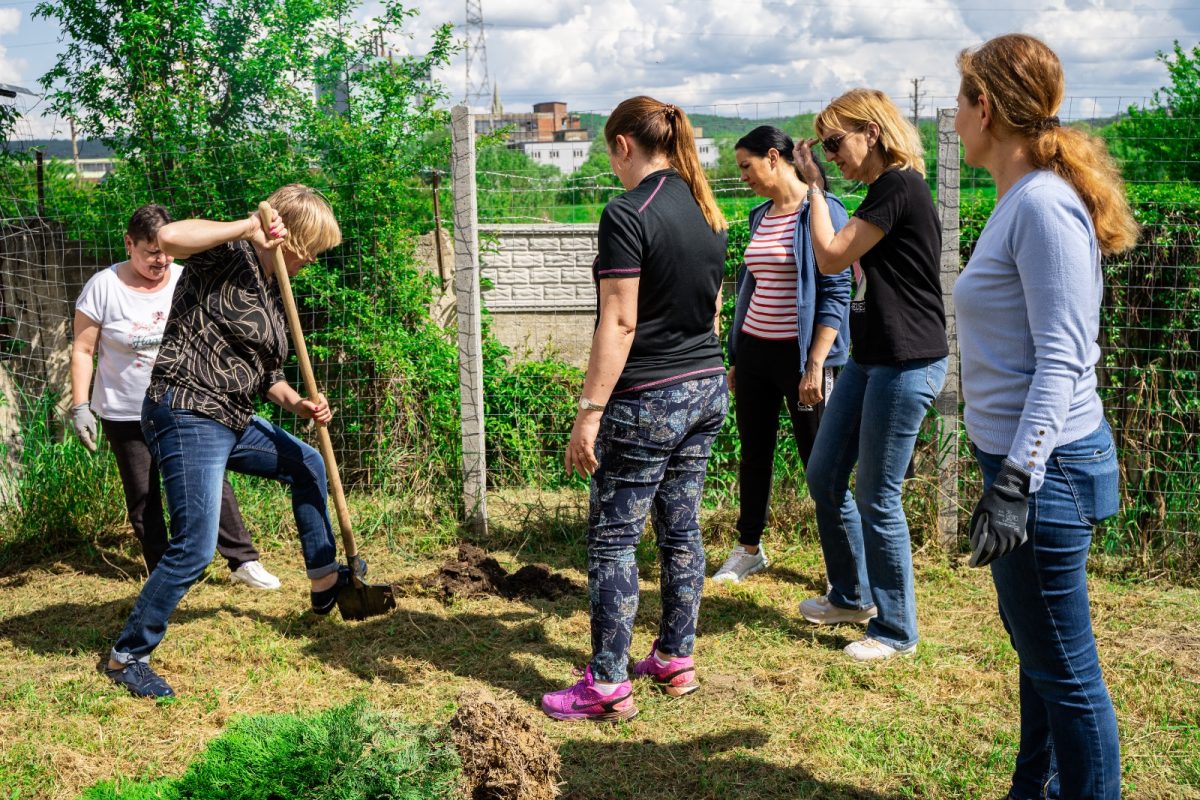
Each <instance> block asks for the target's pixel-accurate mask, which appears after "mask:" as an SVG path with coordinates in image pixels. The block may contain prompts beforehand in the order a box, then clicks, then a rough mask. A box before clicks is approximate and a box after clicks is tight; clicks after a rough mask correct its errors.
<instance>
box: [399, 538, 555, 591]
mask: <svg viewBox="0 0 1200 800" xmlns="http://www.w3.org/2000/svg"><path fill="white" fill-rule="evenodd" d="M421 586H423V587H424V588H426V589H431V590H433V591H436V592H438V593H439V594H440V595H441V596H442V599H443V600H449V599H451V598H454V597H477V596H479V595H488V594H490V595H497V596H499V597H505V598H508V599H509V600H525V599H527V598H530V597H541V598H545V599H546V600H557V599H558V598H560V597H562V596H563V595H565V594H568V593H570V592H571V591H573V590H574V589H575V584H574V583H572V582H571V580H570V579H569V578H567V577H566V576H565V575H560V574H558V573H557V572H552V571H551V570H550V568H549V567H547V566H545V565H544V564H526V565H525V566H523V567H521V568H520V569H519V570H517V571H516V572H513V573H511V574H510V573H509V572H508V570H506V569H505V568H504V567H502V566H500V562H498V561H496V559H494V558H492V557H491V556H489V555H488V554H487V552H485V551H484V550H482V549H481V548H478V547H476V546H475V545H473V544H465V543H464V544H460V545H459V546H458V558H457V559H456V560H454V561H447V562H446V563H445V564H443V565H442V566H441V567H439V568H438V571H437V572H435V573H433V574H432V575H429V576H427V577H425V578H423V579H422V580H421Z"/></svg>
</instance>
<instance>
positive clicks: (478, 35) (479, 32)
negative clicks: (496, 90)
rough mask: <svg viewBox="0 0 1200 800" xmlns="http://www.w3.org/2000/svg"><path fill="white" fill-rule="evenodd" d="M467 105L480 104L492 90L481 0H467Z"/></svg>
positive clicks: (465, 95)
mask: <svg viewBox="0 0 1200 800" xmlns="http://www.w3.org/2000/svg"><path fill="white" fill-rule="evenodd" d="M466 29H467V36H466V39H467V46H466V51H467V88H466V93H465V94H464V97H465V99H466V103H467V105H475V104H478V105H482V104H483V103H485V102H486V101H487V99H488V95H489V94H490V93H491V90H492V81H491V79H490V78H489V77H488V65H487V41H486V39H485V38H484V35H483V5H482V0H467V26H466Z"/></svg>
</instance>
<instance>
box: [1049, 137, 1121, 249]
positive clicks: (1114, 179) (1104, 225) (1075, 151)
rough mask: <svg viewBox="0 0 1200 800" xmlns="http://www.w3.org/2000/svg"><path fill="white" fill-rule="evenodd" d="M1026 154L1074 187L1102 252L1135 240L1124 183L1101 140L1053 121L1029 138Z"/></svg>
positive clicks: (1118, 247) (1119, 247)
mask: <svg viewBox="0 0 1200 800" xmlns="http://www.w3.org/2000/svg"><path fill="white" fill-rule="evenodd" d="M1029 154H1030V158H1031V160H1032V161H1033V165H1034V166H1035V167H1037V168H1038V169H1049V170H1051V171H1053V172H1054V174H1056V175H1058V176H1059V177H1060V178H1062V179H1063V180H1064V181H1066V182H1067V183H1069V184H1071V186H1072V187H1074V189H1075V192H1076V194H1078V195H1079V199H1080V200H1082V201H1083V204H1084V205H1085V206H1087V210H1088V213H1089V214H1091V217H1092V226H1093V227H1094V228H1095V229H1096V238H1097V240H1099V242H1100V252H1101V253H1103V254H1104V255H1106V256H1108V255H1112V254H1114V253H1122V252H1124V251H1126V250H1128V249H1129V248H1131V247H1133V246H1134V245H1135V244H1137V238H1138V225H1137V222H1135V221H1134V219H1133V214H1132V212H1130V210H1129V200H1128V199H1127V198H1126V197H1125V191H1124V183H1122V181H1121V172H1120V170H1119V169H1118V168H1117V165H1116V162H1114V161H1113V158H1112V156H1111V155H1109V152H1108V149H1107V148H1106V147H1105V146H1104V142H1103V140H1101V139H1099V138H1097V137H1095V136H1091V135H1089V134H1087V133H1084V132H1083V131H1080V130H1076V129H1074V128H1063V127H1059V126H1057V125H1055V126H1051V127H1047V128H1044V129H1042V130H1041V131H1039V132H1037V133H1036V134H1035V135H1034V136H1033V137H1031V139H1030V148H1029Z"/></svg>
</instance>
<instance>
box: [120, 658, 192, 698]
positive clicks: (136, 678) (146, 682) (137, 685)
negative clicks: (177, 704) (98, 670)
mask: <svg viewBox="0 0 1200 800" xmlns="http://www.w3.org/2000/svg"><path fill="white" fill-rule="evenodd" d="M104 674H105V675H107V676H108V679H109V680H110V681H112V682H113V683H115V684H117V685H118V686H124V687H125V688H126V689H128V690H129V693H130V694H131V695H133V696H134V697H154V698H158V697H174V696H175V690H173V689H172V688H171V687H170V686H169V685H168V684H167V682H166V681H164V680H163V679H162V678H160V677H159V676H158V673H157V672H155V671H154V670H152V669H150V665H149V664H147V663H146V662H145V661H132V662H130V663H128V664H126V665H125V666H123V667H121V668H120V669H109V668H108V666H107V665H106V666H105V668H104Z"/></svg>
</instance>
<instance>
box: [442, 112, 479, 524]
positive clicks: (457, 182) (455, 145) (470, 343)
mask: <svg viewBox="0 0 1200 800" xmlns="http://www.w3.org/2000/svg"><path fill="white" fill-rule="evenodd" d="M450 121H451V156H450V158H451V178H452V180H453V184H454V292H455V295H456V299H457V306H458V385H459V396H460V405H461V417H462V458H463V522H464V524H465V526H466V527H467V529H468V530H470V531H471V532H472V533H475V534H484V533H487V440H486V437H485V434H484V405H483V332H482V329H481V315H482V303H481V300H480V293H479V207H478V203H477V199H476V195H475V118H474V116H472V114H471V109H470V107H469V106H465V105H460V106H455V107H454V109H453V110H452V111H451V114H450Z"/></svg>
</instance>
